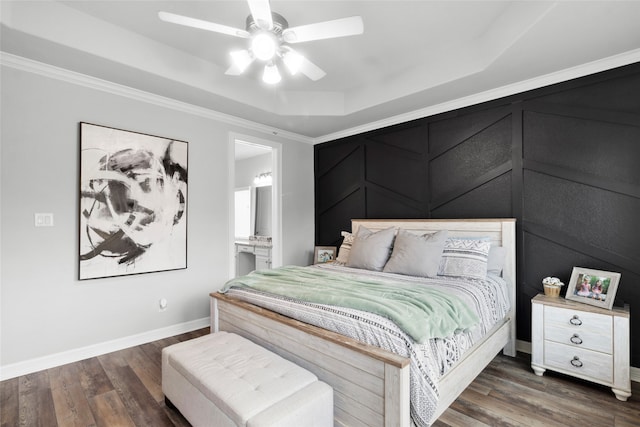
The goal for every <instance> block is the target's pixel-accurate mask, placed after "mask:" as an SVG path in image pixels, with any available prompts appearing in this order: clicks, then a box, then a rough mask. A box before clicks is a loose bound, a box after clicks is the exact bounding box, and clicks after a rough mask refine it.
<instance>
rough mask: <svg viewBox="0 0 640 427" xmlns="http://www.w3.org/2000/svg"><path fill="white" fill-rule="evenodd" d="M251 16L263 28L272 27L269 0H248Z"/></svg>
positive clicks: (267, 29)
mask: <svg viewBox="0 0 640 427" xmlns="http://www.w3.org/2000/svg"><path fill="white" fill-rule="evenodd" d="M248 2H249V9H250V10H251V16H253V20H254V22H255V23H256V25H258V27H260V28H262V29H263V30H266V31H269V30H271V29H272V28H273V18H272V16H271V6H269V0H248Z"/></svg>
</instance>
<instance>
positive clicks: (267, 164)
mask: <svg viewBox="0 0 640 427" xmlns="http://www.w3.org/2000/svg"><path fill="white" fill-rule="evenodd" d="M265 172H271V153H267V154H262V155H260V156H255V157H250V158H248V159H243V160H238V161H237V162H236V182H235V187H236V188H242V187H251V186H252V185H253V179H254V178H255V177H256V175H259V174H261V173H265Z"/></svg>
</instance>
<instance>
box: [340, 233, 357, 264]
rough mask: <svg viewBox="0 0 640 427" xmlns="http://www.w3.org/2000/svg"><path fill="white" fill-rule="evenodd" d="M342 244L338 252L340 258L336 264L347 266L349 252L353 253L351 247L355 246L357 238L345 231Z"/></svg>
mask: <svg viewBox="0 0 640 427" xmlns="http://www.w3.org/2000/svg"><path fill="white" fill-rule="evenodd" d="M340 234H342V237H343V239H342V244H341V245H340V250H339V251H338V257H337V258H336V263H338V264H346V263H347V260H349V252H351V246H352V245H353V240H354V239H355V238H356V236H354V235H353V234H351V233H349V232H348V231H343V232H342V233H340Z"/></svg>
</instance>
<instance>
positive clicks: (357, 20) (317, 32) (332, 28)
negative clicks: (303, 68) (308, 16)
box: [282, 16, 364, 43]
mask: <svg viewBox="0 0 640 427" xmlns="http://www.w3.org/2000/svg"><path fill="white" fill-rule="evenodd" d="M363 32H364V24H363V22H362V18H361V17H360V16H351V17H349V18H342V19H335V20H333V21H324V22H318V23H316V24H309V25H300V26H298V27H292V28H287V29H286V30H284V31H283V32H282V38H283V39H284V41H285V42H287V43H302V42H307V41H311V40H322V39H331V38H334V37H345V36H354V35H357V34H362V33H363Z"/></svg>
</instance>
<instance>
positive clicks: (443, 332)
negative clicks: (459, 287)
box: [220, 266, 478, 343]
mask: <svg viewBox="0 0 640 427" xmlns="http://www.w3.org/2000/svg"><path fill="white" fill-rule="evenodd" d="M230 288H251V289H255V290H258V291H263V292H268V293H271V294H276V295H281V296H286V297H290V298H294V299H298V300H302V301H306V302H311V303H317V304H327V305H334V306H339V307H346V308H352V309H356V310H362V311H368V312H371V313H375V314H378V315H380V316H384V317H386V318H388V319H390V320H391V321H393V322H394V323H395V324H396V325H398V327H400V328H401V329H402V330H403V331H404V332H405V333H406V334H408V335H409V336H410V337H411V338H413V340H414V341H416V342H418V343H424V342H426V341H427V340H429V339H431V338H443V337H447V336H450V335H452V334H453V333H454V332H456V331H458V330H464V329H468V328H470V327H472V326H473V325H475V324H476V323H478V317H477V316H476V314H475V313H474V312H473V311H472V310H471V309H469V308H468V307H467V306H466V304H464V303H463V302H462V301H461V300H460V299H459V298H458V297H456V296H453V295H450V294H447V293H445V292H442V291H440V290H438V289H433V288H431V287H429V286H423V285H420V284H408V283H403V282H397V281H393V280H387V279H380V280H376V279H372V278H368V277H364V276H363V277H357V276H352V275H349V274H343V273H338V272H333V271H323V270H320V269H310V268H305V267H298V266H286V267H280V268H276V269H273V270H260V271H254V272H252V273H250V274H248V275H246V276H241V277H237V278H235V279H231V280H230V281H228V282H227V283H226V284H225V285H224V287H223V288H222V289H221V290H220V292H222V293H224V292H227V291H228V290H229V289H230Z"/></svg>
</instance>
